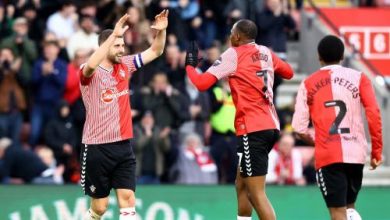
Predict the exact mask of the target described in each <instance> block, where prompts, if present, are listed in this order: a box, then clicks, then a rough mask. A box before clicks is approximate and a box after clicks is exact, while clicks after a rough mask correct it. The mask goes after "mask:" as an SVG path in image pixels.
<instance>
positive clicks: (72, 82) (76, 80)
mask: <svg viewBox="0 0 390 220" xmlns="http://www.w3.org/2000/svg"><path fill="white" fill-rule="evenodd" d="M89 55H90V51H89V50H86V49H77V50H76V51H75V54H74V58H73V60H72V62H70V63H69V64H68V67H67V70H68V71H67V73H68V74H67V77H66V83H65V89H64V99H65V100H66V101H67V102H68V103H69V105H70V106H72V105H73V104H74V103H75V102H76V101H77V100H78V99H80V98H81V92H80V76H79V74H78V73H79V70H80V66H81V64H83V63H85V62H86V61H87V58H88V56H89Z"/></svg>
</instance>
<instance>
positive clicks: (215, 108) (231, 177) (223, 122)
mask: <svg viewBox="0 0 390 220" xmlns="http://www.w3.org/2000/svg"><path fill="white" fill-rule="evenodd" d="M210 94H211V95H210V99H211V111H212V113H211V118H210V124H211V129H212V134H211V139H210V145H211V149H210V153H211V155H212V156H213V158H214V160H215V162H216V164H217V166H218V176H219V182H220V183H234V181H235V179H236V171H237V161H238V160H237V159H238V158H237V138H236V135H235V133H234V132H235V128H234V117H235V114H236V108H235V107H234V103H233V97H232V94H231V90H230V86H229V82H228V81H227V80H222V81H221V82H220V83H219V85H218V86H216V87H214V88H213V89H212V91H211V93H210Z"/></svg>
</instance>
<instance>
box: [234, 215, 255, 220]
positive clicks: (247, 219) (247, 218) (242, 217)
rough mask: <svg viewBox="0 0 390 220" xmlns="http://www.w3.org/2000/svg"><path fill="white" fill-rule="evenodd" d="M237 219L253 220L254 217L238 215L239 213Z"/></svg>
mask: <svg viewBox="0 0 390 220" xmlns="http://www.w3.org/2000/svg"><path fill="white" fill-rule="evenodd" d="M237 220H252V217H247V216H238V215H237Z"/></svg>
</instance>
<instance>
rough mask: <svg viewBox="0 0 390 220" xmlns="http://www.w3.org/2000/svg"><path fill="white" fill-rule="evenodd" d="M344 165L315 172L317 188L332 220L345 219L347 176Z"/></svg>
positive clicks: (332, 166) (339, 164)
mask: <svg viewBox="0 0 390 220" xmlns="http://www.w3.org/2000/svg"><path fill="white" fill-rule="evenodd" d="M344 165H345V164H342V163H336V164H331V165H328V166H325V167H322V168H320V169H319V170H317V171H316V178H317V183H318V187H319V188H320V190H321V192H322V196H323V198H324V200H325V203H326V206H327V207H328V210H329V214H330V216H331V219H332V220H346V219H347V211H346V210H347V186H348V181H347V175H346V170H345V167H344Z"/></svg>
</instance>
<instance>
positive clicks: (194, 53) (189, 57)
mask: <svg viewBox="0 0 390 220" xmlns="http://www.w3.org/2000/svg"><path fill="white" fill-rule="evenodd" d="M198 53H199V49H198V45H197V44H196V42H195V41H191V42H190V45H189V46H188V48H187V54H186V63H185V65H186V66H187V65H190V66H193V67H197V66H198Z"/></svg>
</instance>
